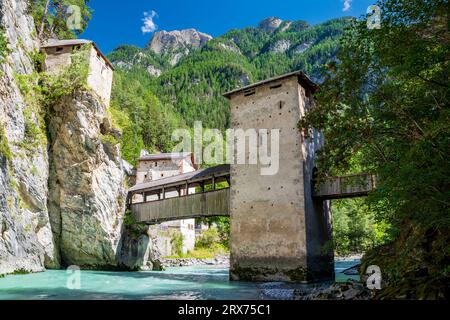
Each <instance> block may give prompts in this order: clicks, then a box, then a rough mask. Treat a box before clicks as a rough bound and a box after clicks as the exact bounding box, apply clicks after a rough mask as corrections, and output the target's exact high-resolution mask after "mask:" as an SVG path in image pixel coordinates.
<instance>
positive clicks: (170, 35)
mask: <svg viewBox="0 0 450 320" xmlns="http://www.w3.org/2000/svg"><path fill="white" fill-rule="evenodd" d="M211 39H212V37H211V36H210V35H208V34H206V33H202V32H199V31H197V30H195V29H186V30H173V31H164V30H163V31H158V32H155V34H154V35H153V38H152V40H151V42H150V44H149V47H150V49H152V50H153V51H154V52H156V53H158V54H162V55H164V54H169V55H170V56H171V59H170V63H171V64H172V65H175V64H177V63H178V61H179V60H180V59H181V58H182V57H183V56H184V55H187V54H188V53H189V52H190V50H191V49H192V48H199V47H201V46H203V45H204V44H205V43H206V42H208V41H209V40H211Z"/></svg>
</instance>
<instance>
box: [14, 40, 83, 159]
mask: <svg viewBox="0 0 450 320" xmlns="http://www.w3.org/2000/svg"><path fill="white" fill-rule="evenodd" d="M90 49H91V46H90V45H85V46H82V47H81V48H80V49H78V50H76V51H74V53H73V54H72V63H71V64H70V65H69V66H67V67H64V68H62V69H61V70H59V71H58V72H57V73H55V74H47V73H38V72H33V73H32V74H29V75H28V74H27V75H19V74H16V75H15V79H16V83H17V84H18V86H19V89H20V91H21V93H22V96H23V98H24V101H25V107H24V109H23V115H24V121H25V134H24V139H23V141H21V142H20V143H19V146H20V147H21V148H23V149H25V150H27V151H28V152H33V151H34V150H36V148H37V147H39V146H40V145H42V146H44V147H45V146H46V145H47V133H46V122H45V118H46V116H47V115H48V111H49V110H50V109H51V106H53V105H54V104H56V103H58V102H59V101H60V99H61V98H62V97H64V96H70V95H71V94H72V93H73V92H75V91H76V90H80V89H82V90H88V88H87V77H88V74H89V61H88V57H89V52H90ZM34 56H35V57H36V62H38V61H40V59H41V56H40V55H39V54H35V55H34Z"/></svg>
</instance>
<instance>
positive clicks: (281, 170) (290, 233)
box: [225, 72, 334, 282]
mask: <svg viewBox="0 0 450 320" xmlns="http://www.w3.org/2000/svg"><path fill="white" fill-rule="evenodd" d="M316 89H317V86H316V85H315V84H314V83H313V82H312V81H311V80H309V79H308V78H307V77H306V76H305V75H304V74H303V73H302V72H293V73H289V74H286V75H283V76H280V77H276V78H272V79H269V80H265V81H262V82H259V83H256V84H253V85H250V86H247V87H244V88H240V89H237V90H234V91H231V92H229V93H227V94H225V97H227V98H229V99H230V102H231V126H232V128H233V129H243V130H248V129H256V130H257V131H258V132H259V133H258V137H257V140H258V142H257V144H258V146H260V145H261V143H262V141H264V139H266V138H267V141H269V144H270V141H271V137H270V135H271V133H270V132H271V130H272V129H275V130H276V129H278V130H279V137H280V138H279V153H278V154H275V153H276V148H274V146H270V148H269V155H270V156H271V157H272V161H274V160H273V159H274V157H278V159H279V165H278V170H277V171H276V172H275V173H274V174H273V175H263V174H261V172H262V171H261V169H262V168H265V167H267V165H262V164H261V162H260V161H258V164H256V165H255V164H248V162H247V164H231V174H230V176H231V189H230V213H231V266H230V268H231V270H230V277H231V279H232V280H246V281H295V282H307V281H320V280H329V279H334V257H333V245H332V241H331V240H332V230H331V215H330V210H329V202H328V201H326V200H325V201H324V200H323V199H321V198H316V197H313V188H312V185H311V181H312V178H313V170H314V155H315V153H316V151H317V150H318V149H319V148H320V147H321V145H322V142H323V141H322V137H321V135H320V133H318V132H301V131H300V130H299V129H298V127H297V125H298V122H299V120H300V118H301V117H302V115H304V114H305V112H307V110H308V109H309V108H311V107H312V106H313V103H314V102H313V93H314V92H315V91H316ZM259 129H268V134H267V135H268V137H263V135H265V132H264V131H262V133H261V131H259ZM250 139H251V138H250ZM270 152H272V154H270ZM250 156H251V155H250V150H246V157H247V160H248V159H249V158H250ZM271 164H274V163H271Z"/></svg>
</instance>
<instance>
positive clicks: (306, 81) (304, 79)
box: [223, 70, 319, 99]
mask: <svg viewBox="0 0 450 320" xmlns="http://www.w3.org/2000/svg"><path fill="white" fill-rule="evenodd" d="M293 76H297V77H298V83H300V84H301V85H302V86H304V87H306V88H309V89H310V90H311V91H312V93H314V92H316V91H317V89H318V88H319V86H318V85H317V84H316V83H314V81H312V80H311V79H310V78H309V77H308V76H307V75H306V74H305V73H304V72H303V71H301V70H297V71H294V72H289V73H285V74H282V75H280V76H277V77H273V78H270V79H266V80H263V81H259V82H256V83H253V84H250V85H248V86H245V87H241V88H237V89H235V90H232V91H229V92H227V93H224V95H223V96H224V97H226V98H228V99H230V98H231V96H232V95H234V94H236V93H240V92H242V91H245V90H248V89H253V88H256V87H259V86H262V85H266V84H268V83H271V82H275V81H280V80H283V79H286V78H289V77H293Z"/></svg>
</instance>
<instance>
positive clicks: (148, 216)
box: [128, 164, 375, 224]
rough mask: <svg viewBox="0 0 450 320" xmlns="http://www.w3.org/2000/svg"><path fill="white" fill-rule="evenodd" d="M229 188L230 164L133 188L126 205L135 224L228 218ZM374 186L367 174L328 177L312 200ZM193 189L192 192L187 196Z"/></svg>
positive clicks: (347, 195) (345, 195)
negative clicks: (137, 199)
mask: <svg viewBox="0 0 450 320" xmlns="http://www.w3.org/2000/svg"><path fill="white" fill-rule="evenodd" d="M230 185H231V184H230V165H227V164H225V165H220V166H216V167H211V168H207V169H202V170H198V171H194V172H190V173H185V174H181V175H177V176H173V177H169V178H165V179H160V180H155V181H150V182H147V183H141V184H138V185H135V186H134V187H132V188H130V189H129V195H128V204H129V207H130V209H131V211H132V212H133V214H134V216H135V219H136V222H138V223H146V224H157V223H161V222H165V221H171V220H182V219H189V218H200V217H212V216H229V215H230ZM374 187H375V177H374V176H372V175H370V174H356V175H348V176H342V177H330V178H328V179H327V180H326V181H325V182H324V183H322V184H321V185H320V186H319V188H315V192H314V197H315V198H318V199H322V200H331V199H340V198H352V197H361V196H365V195H367V193H368V192H369V191H370V190H372V189H373V188H374ZM193 188H195V193H192V192H191V193H189V190H192V189H193ZM136 196H139V199H140V200H139V201H136V200H135V198H137V197H136Z"/></svg>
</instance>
